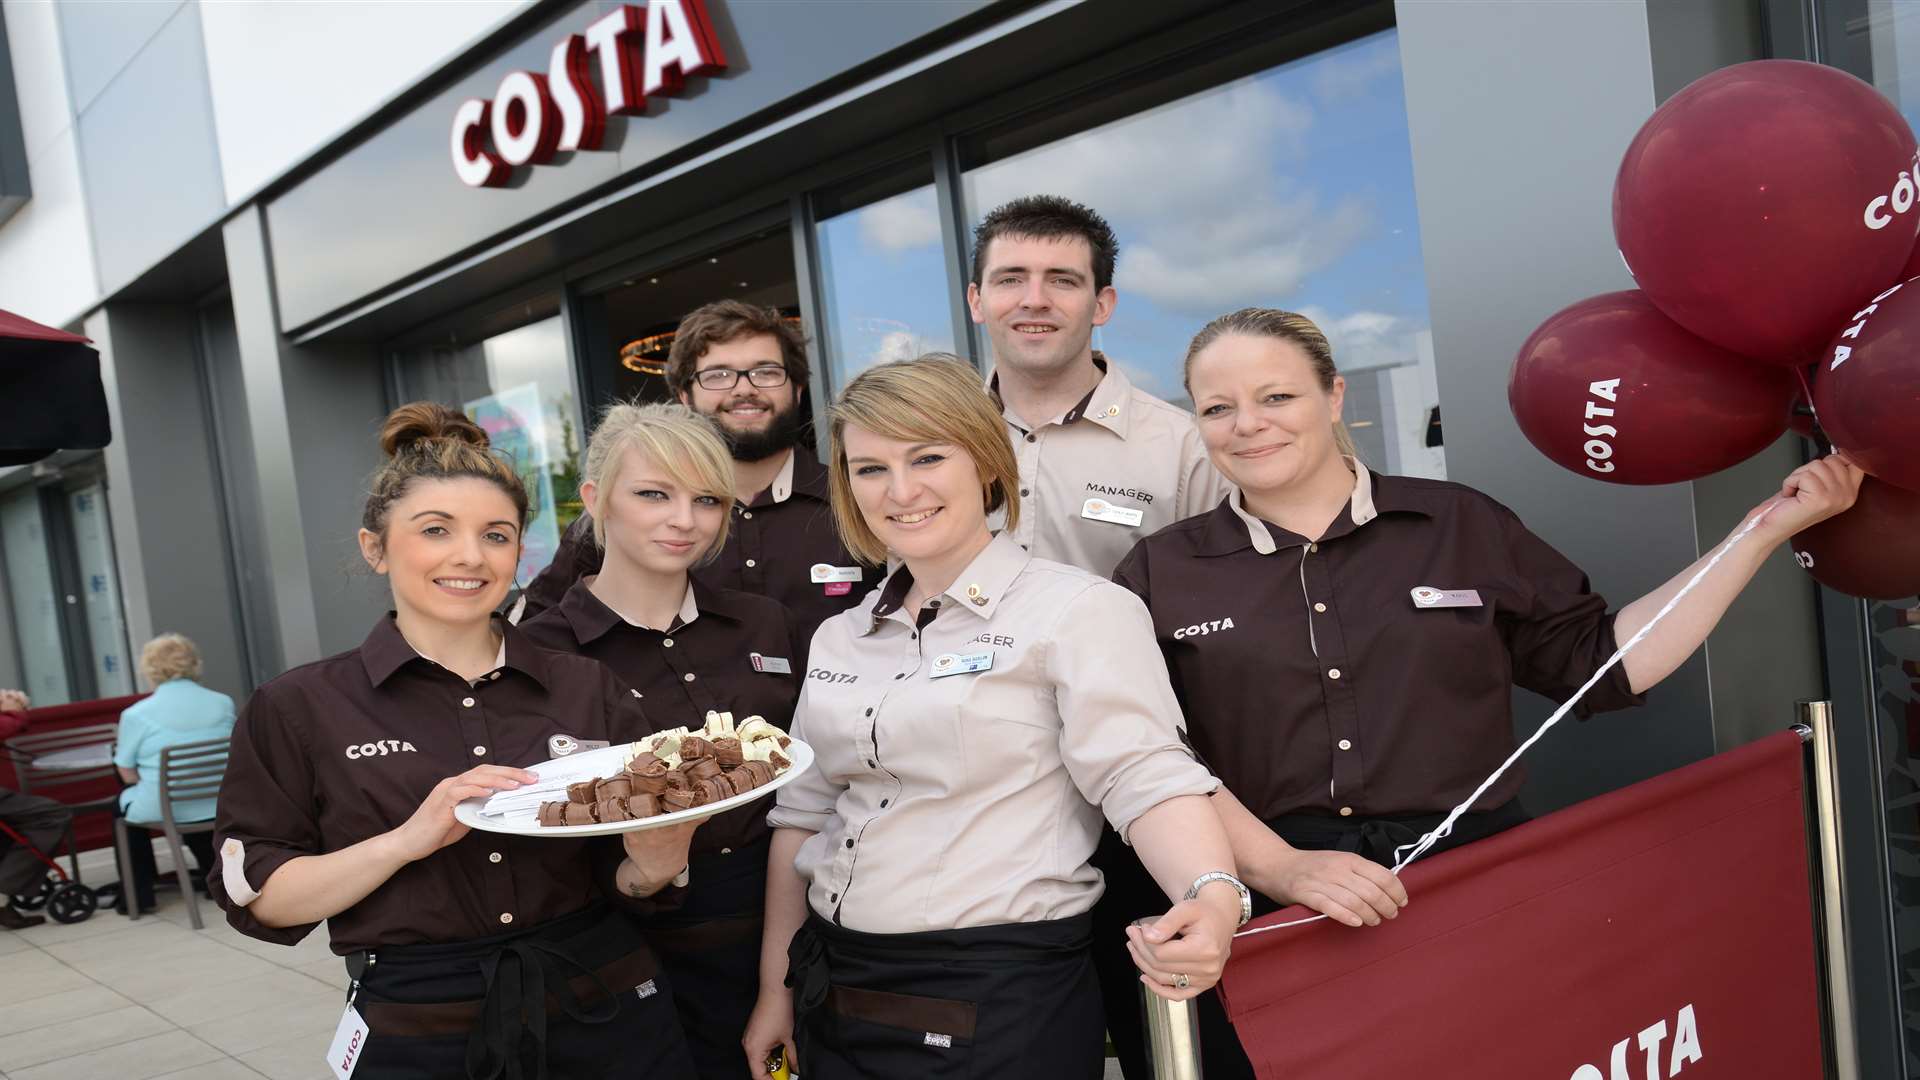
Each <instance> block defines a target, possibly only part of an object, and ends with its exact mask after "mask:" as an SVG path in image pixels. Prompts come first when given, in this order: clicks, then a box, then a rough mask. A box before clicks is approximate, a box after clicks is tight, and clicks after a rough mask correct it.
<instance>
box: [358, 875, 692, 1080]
mask: <svg viewBox="0 0 1920 1080" xmlns="http://www.w3.org/2000/svg"><path fill="white" fill-rule="evenodd" d="M636 952H639V953H642V954H643V955H642V956H641V959H643V960H644V961H645V962H646V963H645V968H646V969H647V970H652V969H653V968H654V964H653V961H652V957H651V953H650V952H649V951H647V945H646V941H645V939H644V938H643V937H642V936H641V934H640V930H639V927H638V925H637V924H636V923H635V921H634V920H633V919H632V918H630V917H629V916H627V915H625V914H624V913H621V912H618V911H614V910H611V909H608V908H603V907H591V908H587V909H585V910H583V911H578V912H575V913H573V914H571V915H566V916H563V917H561V918H558V919H554V920H552V921H551V922H547V923H543V924H541V925H539V926H536V927H532V928H530V929H528V930H525V931H520V932H517V933H513V934H502V935H498V936H495V937H488V938H481V939H479V940H476V941H463V942H454V943H450V944H445V945H408V946H402V947H396V948H387V949H380V950H376V951H374V952H372V953H359V954H355V955H354V956H353V957H349V958H348V959H349V963H348V969H349V971H353V970H354V969H355V968H358V969H359V970H360V971H361V972H362V973H361V974H360V975H359V976H358V978H359V980H360V988H359V991H358V995H359V996H358V998H357V999H356V1001H355V1005H356V1006H358V1007H359V1008H360V1009H361V1014H362V1016H364V1017H365V1019H366V1022H367V1027H368V1028H369V1033H368V1035H367V1041H366V1047H365V1049H364V1050H362V1051H361V1056H360V1064H359V1066H358V1067H357V1068H356V1069H355V1071H354V1080H453V1078H458V1077H463V1076H464V1077H468V1078H469V1080H522V1078H526V1080H534V1078H540V1077H554V1078H556V1080H684V1078H686V1077H689V1076H692V1075H693V1063H692V1061H691V1060H690V1059H689V1058H688V1056H687V1046H686V1040H685V1039H684V1038H683V1037H682V1036H681V1034H680V1020H679V1017H678V1016H676V1015H675V1013H674V1008H673V992H672V988H671V987H670V986H669V985H668V983H667V978H666V976H665V974H664V973H658V974H651V975H648V976H647V977H646V978H644V979H642V980H641V981H639V982H638V983H636V984H632V985H606V983H605V982H604V980H599V979H597V978H592V976H593V973H594V972H596V971H598V970H601V969H603V968H605V967H606V966H608V965H610V964H614V963H616V962H618V961H621V960H622V959H623V958H627V959H630V958H632V957H633V956H634V954H635V953H636ZM583 978H584V979H585V981H588V982H592V983H596V984H597V985H595V986H594V987H593V988H592V989H591V990H590V991H589V992H587V993H585V994H578V993H575V992H574V990H573V989H571V988H570V985H575V984H578V983H579V982H580V981H582V980H583ZM556 1001H557V1002H558V1007H557V1008H556V1007H555V1005H554V1003H555V1002H556ZM473 1002H479V1007H478V1009H477V1011H476V1014H475V1016H474V1018H473V1019H472V1021H471V1023H469V1024H468V1025H466V1026H465V1028H464V1029H463V1030H462V1029H456V1030H449V1029H448V1025H446V1024H445V1023H439V1024H428V1023H418V1024H416V1023H414V1022H413V1020H414V1019H415V1016H416V1015H417V1014H419V1013H422V1012H425V1013H428V1014H435V1012H436V1010H434V1009H432V1008H427V1009H424V1010H422V1009H419V1008H409V1007H418V1006H428V1007H431V1006H437V1005H439V1006H443V1005H446V1004H448V1003H454V1004H471V1003H473ZM390 1006H399V1008H390ZM434 1028H438V1030H432V1029H434ZM423 1029H424V1030H423Z"/></svg>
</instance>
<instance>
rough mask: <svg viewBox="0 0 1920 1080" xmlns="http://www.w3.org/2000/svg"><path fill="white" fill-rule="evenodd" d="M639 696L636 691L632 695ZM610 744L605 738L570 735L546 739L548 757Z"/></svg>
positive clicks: (563, 755)
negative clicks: (578, 737)
mask: <svg viewBox="0 0 1920 1080" xmlns="http://www.w3.org/2000/svg"><path fill="white" fill-rule="evenodd" d="M633 696H634V697H639V696H640V695H639V694H638V693H636V694H634V695H633ZM608 745H610V744H609V743H608V742H607V741H606V740H605V739H598V740H596V739H576V738H574V737H573V736H571V735H555V736H552V737H551V738H549V739H548V740H547V756H548V757H566V756H567V755H568V754H577V753H579V752H580V751H582V750H604V749H606V748H607V746H608Z"/></svg>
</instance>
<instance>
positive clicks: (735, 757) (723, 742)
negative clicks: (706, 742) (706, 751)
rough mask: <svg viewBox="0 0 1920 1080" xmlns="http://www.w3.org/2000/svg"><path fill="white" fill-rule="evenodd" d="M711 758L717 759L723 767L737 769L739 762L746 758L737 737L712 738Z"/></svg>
mask: <svg viewBox="0 0 1920 1080" xmlns="http://www.w3.org/2000/svg"><path fill="white" fill-rule="evenodd" d="M713 759H714V760H715V761H718V762H719V763H720V767H721V768H723V769H737V768H739V767H740V763H741V762H742V761H745V760H746V755H745V753H743V752H742V749H741V746H740V740H739V739H715V740H713Z"/></svg>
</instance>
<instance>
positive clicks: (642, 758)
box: [627, 750, 666, 776]
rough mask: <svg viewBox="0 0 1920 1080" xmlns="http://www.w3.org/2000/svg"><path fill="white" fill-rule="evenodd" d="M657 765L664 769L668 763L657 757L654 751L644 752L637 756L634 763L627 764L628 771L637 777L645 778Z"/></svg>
mask: <svg viewBox="0 0 1920 1080" xmlns="http://www.w3.org/2000/svg"><path fill="white" fill-rule="evenodd" d="M656 763H657V764H659V765H661V766H662V767H663V768H664V767H665V765H666V762H664V761H661V760H660V759H659V758H658V757H655V756H654V754H653V752H652V751H650V750H643V751H641V752H640V753H638V754H635V755H634V757H633V760H632V761H629V762H627V771H628V772H629V773H632V774H633V775H635V776H645V775H646V774H647V771H648V770H649V769H651V768H652V767H653V766H654V765H655V764H656Z"/></svg>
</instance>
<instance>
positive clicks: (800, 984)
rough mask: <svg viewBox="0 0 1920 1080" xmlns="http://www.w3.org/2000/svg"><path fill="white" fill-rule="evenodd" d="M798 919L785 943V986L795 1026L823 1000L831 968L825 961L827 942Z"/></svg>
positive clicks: (824, 999)
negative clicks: (790, 937)
mask: <svg viewBox="0 0 1920 1080" xmlns="http://www.w3.org/2000/svg"><path fill="white" fill-rule="evenodd" d="M810 923H811V920H809V921H808V922H807V923H802V924H801V925H800V929H798V930H795V931H794V932H793V941H792V942H791V943H790V944H789V945H788V946H787V980H786V982H787V986H788V987H789V988H791V989H792V990H793V1022H794V1028H795V1029H796V1030H797V1029H798V1028H799V1027H800V1025H801V1022H802V1018H803V1017H805V1016H806V1015H807V1014H808V1013H809V1012H812V1011H813V1010H814V1009H817V1008H819V1007H820V1005H821V1003H822V1002H824V1001H826V1000H827V989H828V986H829V984H830V983H831V982H832V976H833V972H832V968H831V967H830V966H829V965H828V964H827V944H826V942H825V941H822V940H821V938H820V934H819V932H818V931H816V930H815V929H814V928H813V927H812V926H811V925H810Z"/></svg>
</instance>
